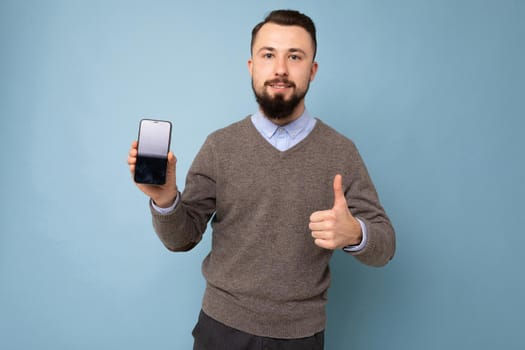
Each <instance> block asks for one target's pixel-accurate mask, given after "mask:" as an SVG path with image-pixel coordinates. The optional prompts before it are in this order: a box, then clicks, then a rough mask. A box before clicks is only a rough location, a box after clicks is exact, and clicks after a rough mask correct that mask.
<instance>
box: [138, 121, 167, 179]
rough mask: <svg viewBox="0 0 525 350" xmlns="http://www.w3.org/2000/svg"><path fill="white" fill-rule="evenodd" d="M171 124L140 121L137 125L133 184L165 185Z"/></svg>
mask: <svg viewBox="0 0 525 350" xmlns="http://www.w3.org/2000/svg"><path fill="white" fill-rule="evenodd" d="M170 141H171V123H170V122H169V121H165V120H154V119H142V120H141V121H140V125H139V138H138V154H137V163H136V165H135V182H136V183H141V184H151V185H163V184H165V183H166V170H167V167H168V152H169V150H170Z"/></svg>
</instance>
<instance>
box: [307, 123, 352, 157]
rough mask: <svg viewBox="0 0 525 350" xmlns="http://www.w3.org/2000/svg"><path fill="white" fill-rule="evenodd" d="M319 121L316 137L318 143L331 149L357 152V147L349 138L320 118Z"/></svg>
mask: <svg viewBox="0 0 525 350" xmlns="http://www.w3.org/2000/svg"><path fill="white" fill-rule="evenodd" d="M316 119H317V125H316V128H315V129H316V131H317V132H316V135H317V138H318V142H321V143H323V144H326V145H327V146H328V147H330V148H334V147H335V148H338V149H339V148H343V149H352V150H357V147H356V145H355V143H354V141H352V140H351V139H350V138H349V137H347V136H345V135H343V134H342V133H340V132H339V131H337V130H336V129H334V128H333V127H331V126H330V125H328V124H326V123H325V122H323V121H322V120H320V119H319V118H316Z"/></svg>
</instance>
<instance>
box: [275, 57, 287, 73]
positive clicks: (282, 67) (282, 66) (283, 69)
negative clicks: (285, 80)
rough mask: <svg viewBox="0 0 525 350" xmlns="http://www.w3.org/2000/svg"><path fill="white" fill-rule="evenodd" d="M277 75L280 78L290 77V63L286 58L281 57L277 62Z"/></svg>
mask: <svg viewBox="0 0 525 350" xmlns="http://www.w3.org/2000/svg"><path fill="white" fill-rule="evenodd" d="M275 75H276V76H280V77H287V76H288V61H287V60H286V57H280V58H277V59H276V60H275Z"/></svg>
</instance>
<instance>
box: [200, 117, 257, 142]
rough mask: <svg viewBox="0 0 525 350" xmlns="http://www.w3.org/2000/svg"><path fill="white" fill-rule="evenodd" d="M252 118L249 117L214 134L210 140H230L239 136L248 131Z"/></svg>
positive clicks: (210, 136)
mask: <svg viewBox="0 0 525 350" xmlns="http://www.w3.org/2000/svg"><path fill="white" fill-rule="evenodd" d="M250 123H251V120H250V116H247V117H245V118H243V119H241V120H239V121H237V122H235V123H232V124H230V125H228V126H225V127H224V128H221V129H218V130H216V131H214V132H212V133H211V134H210V135H209V136H208V138H209V139H212V140H221V139H228V138H230V137H232V136H235V135H239V134H241V133H245V132H247V131H248V129H249V127H250Z"/></svg>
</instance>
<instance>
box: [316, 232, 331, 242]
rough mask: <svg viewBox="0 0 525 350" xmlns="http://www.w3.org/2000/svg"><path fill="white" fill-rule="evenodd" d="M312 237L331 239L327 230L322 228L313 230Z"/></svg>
mask: <svg viewBox="0 0 525 350" xmlns="http://www.w3.org/2000/svg"><path fill="white" fill-rule="evenodd" d="M312 237H313V238H315V239H323V240H327V239H330V235H329V233H328V232H326V231H322V230H319V231H312Z"/></svg>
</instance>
